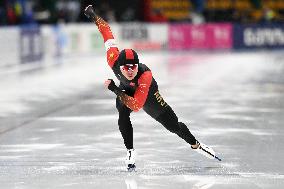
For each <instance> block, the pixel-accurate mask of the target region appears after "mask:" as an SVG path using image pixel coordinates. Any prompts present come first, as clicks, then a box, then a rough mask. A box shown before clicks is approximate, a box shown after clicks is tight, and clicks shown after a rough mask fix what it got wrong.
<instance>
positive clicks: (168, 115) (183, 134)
mask: <svg viewBox="0 0 284 189" xmlns="http://www.w3.org/2000/svg"><path fill="white" fill-rule="evenodd" d="M156 120H157V121H158V122H160V123H161V124H162V125H163V126H164V127H165V128H167V129H168V130H169V131H171V132H173V133H175V134H177V135H178V136H179V137H180V138H182V139H184V140H185V141H186V142H187V143H189V144H190V145H191V148H192V149H194V150H195V151H196V152H198V153H200V154H202V155H204V156H206V157H208V158H210V159H214V158H215V159H217V160H219V161H221V159H220V158H218V157H217V156H216V155H215V152H214V150H213V149H212V148H210V147H209V146H207V145H205V144H202V143H199V142H198V141H197V140H196V139H195V137H194V136H193V135H192V134H191V132H190V131H189V130H188V128H187V126H186V125H185V124H184V123H182V122H178V118H177V116H176V114H175V113H174V111H173V110H172V109H171V108H169V110H167V111H166V112H165V113H163V114H162V115H160V116H159V117H158V118H157V119H156Z"/></svg>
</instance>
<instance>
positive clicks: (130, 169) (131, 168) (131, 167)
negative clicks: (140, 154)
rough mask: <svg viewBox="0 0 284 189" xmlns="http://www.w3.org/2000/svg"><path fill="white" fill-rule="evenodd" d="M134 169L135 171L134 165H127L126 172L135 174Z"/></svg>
mask: <svg viewBox="0 0 284 189" xmlns="http://www.w3.org/2000/svg"><path fill="white" fill-rule="evenodd" d="M135 169H136V165H135V164H129V165H128V167H127V171H128V172H133V171H134V172H136V170H135Z"/></svg>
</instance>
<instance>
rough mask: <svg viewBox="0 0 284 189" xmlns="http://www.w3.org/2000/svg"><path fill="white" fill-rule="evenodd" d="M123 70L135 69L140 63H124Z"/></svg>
mask: <svg viewBox="0 0 284 189" xmlns="http://www.w3.org/2000/svg"><path fill="white" fill-rule="evenodd" d="M120 67H121V68H122V69H123V70H126V71H130V70H131V71H134V70H135V69H136V68H137V67H138V64H126V65H123V66H120Z"/></svg>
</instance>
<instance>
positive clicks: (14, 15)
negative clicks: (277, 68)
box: [0, 0, 284, 25]
mask: <svg viewBox="0 0 284 189" xmlns="http://www.w3.org/2000/svg"><path fill="white" fill-rule="evenodd" d="M89 4H93V5H95V8H96V10H97V12H98V13H99V14H100V15H101V16H102V17H104V18H105V19H106V20H107V21H109V22H127V21H138V22H185V21H186V22H193V23H195V22H233V23H265V22H281V21H283V16H284V15H283V14H284V2H283V1H282V0H124V1H115V0H96V1H92V0H1V4H0V15H1V20H0V21H1V22H0V24H1V25H17V24H27V23H39V24H44V23H45V24H46V23H48V24H56V23H58V22H66V23H74V22H86V21H87V20H86V18H85V17H84V16H83V14H82V11H81V10H82V8H84V7H86V6H87V5H89Z"/></svg>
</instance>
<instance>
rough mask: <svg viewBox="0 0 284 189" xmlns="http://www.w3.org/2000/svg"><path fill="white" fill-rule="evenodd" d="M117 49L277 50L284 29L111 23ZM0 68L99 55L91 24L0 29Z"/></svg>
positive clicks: (98, 38)
mask: <svg viewBox="0 0 284 189" xmlns="http://www.w3.org/2000/svg"><path fill="white" fill-rule="evenodd" d="M111 28H112V30H113V34H114V36H115V38H116V40H117V43H118V46H119V48H133V49H136V50H137V51H155V50H158V51H159V50H251V49H267V50H272V49H283V47H284V25H283V24H282V25H281V24H261V25H258V24H253V25H232V24H230V23H218V24H214V23H208V24H201V25H192V24H187V23H182V24H180V23H179V24H145V23H125V24H111ZM0 43H1V46H0V48H1V49H0V50H1V51H0V52H1V56H0V69H1V68H5V67H11V66H15V65H19V64H28V63H41V64H43V63H45V62H52V61H50V60H52V59H56V58H58V57H65V56H73V55H95V54H98V53H99V54H101V53H102V52H104V44H103V39H102V37H101V34H100V33H99V31H98V29H97V27H96V26H95V25H93V24H74V25H72V24H69V25H64V24H62V25H43V26H22V27H2V28H0Z"/></svg>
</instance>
